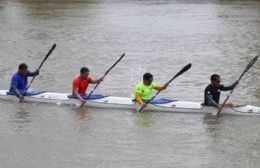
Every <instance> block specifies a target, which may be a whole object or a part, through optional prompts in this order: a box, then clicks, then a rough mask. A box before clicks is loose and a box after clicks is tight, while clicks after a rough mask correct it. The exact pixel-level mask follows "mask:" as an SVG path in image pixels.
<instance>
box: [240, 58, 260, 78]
mask: <svg viewBox="0 0 260 168" xmlns="http://www.w3.org/2000/svg"><path fill="white" fill-rule="evenodd" d="M258 56H259V55H257V56H255V57H254V58H253V59H252V60H251V61H250V62H249V63H248V65H247V66H246V68H245V70H244V72H243V73H242V74H241V75H240V77H239V80H240V79H241V78H242V77H243V76H244V74H245V73H246V72H247V71H248V70H249V69H250V68H251V67H252V66H253V65H254V64H255V62H256V61H257V59H258Z"/></svg>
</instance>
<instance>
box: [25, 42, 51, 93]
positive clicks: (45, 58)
mask: <svg viewBox="0 0 260 168" xmlns="http://www.w3.org/2000/svg"><path fill="white" fill-rule="evenodd" d="M55 47H56V44H53V45H52V47H51V49H50V50H49V52H48V53H47V55H46V56H45V57H44V59H43V60H42V62H41V64H40V66H39V67H38V70H40V69H41V67H42V65H43V63H44V62H45V61H46V60H47V59H48V57H49V56H50V55H51V53H52V51H53V50H54V49H55ZM35 77H36V76H34V77H33V78H32V80H31V82H30V84H29V85H28V87H27V88H26V90H25V92H24V94H23V96H25V95H26V93H27V91H28V89H29V88H30V87H31V85H32V83H33V81H34V79H35Z"/></svg>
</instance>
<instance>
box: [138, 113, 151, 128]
mask: <svg viewBox="0 0 260 168" xmlns="http://www.w3.org/2000/svg"><path fill="white" fill-rule="evenodd" d="M135 117H136V118H135V124H136V125H137V126H138V127H141V128H149V127H151V126H152V125H153V124H154V121H153V113H152V112H147V111H146V112H140V113H139V112H138V113H136V116H135Z"/></svg>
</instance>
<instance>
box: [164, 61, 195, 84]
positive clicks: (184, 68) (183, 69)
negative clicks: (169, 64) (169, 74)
mask: <svg viewBox="0 0 260 168" xmlns="http://www.w3.org/2000/svg"><path fill="white" fill-rule="evenodd" d="M190 68H191V63H189V64H187V65H186V66H185V67H183V68H182V69H181V70H180V71H179V72H178V73H177V74H176V75H175V76H174V77H173V78H172V79H171V80H170V81H169V82H168V83H171V82H172V81H173V79H175V78H176V77H178V76H180V75H181V74H183V73H184V72H186V71H188V70H189V69H190Z"/></svg>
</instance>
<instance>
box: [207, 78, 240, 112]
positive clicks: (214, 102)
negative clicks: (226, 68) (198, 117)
mask: <svg viewBox="0 0 260 168" xmlns="http://www.w3.org/2000/svg"><path fill="white" fill-rule="evenodd" d="M210 80H211V84H209V85H208V86H207V87H206V89H205V91H204V105H206V106H214V107H216V108H218V109H220V108H221V104H219V97H220V92H221V91H228V90H232V89H233V88H234V87H235V86H236V85H237V84H238V81H236V82H235V83H234V84H232V85H231V86H224V85H221V84H220V82H221V80H220V76H219V75H217V74H213V75H211V77H210ZM225 106H226V107H233V104H232V103H227V104H226V105H225Z"/></svg>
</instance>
